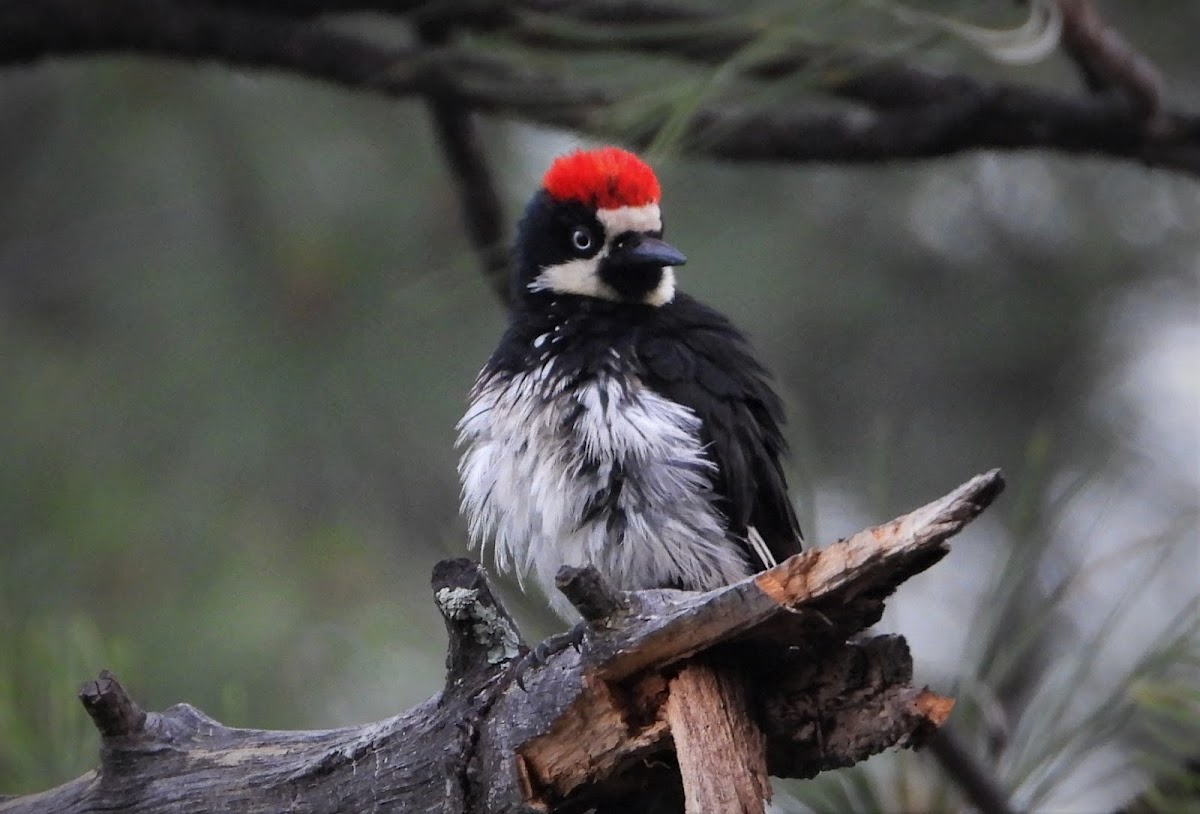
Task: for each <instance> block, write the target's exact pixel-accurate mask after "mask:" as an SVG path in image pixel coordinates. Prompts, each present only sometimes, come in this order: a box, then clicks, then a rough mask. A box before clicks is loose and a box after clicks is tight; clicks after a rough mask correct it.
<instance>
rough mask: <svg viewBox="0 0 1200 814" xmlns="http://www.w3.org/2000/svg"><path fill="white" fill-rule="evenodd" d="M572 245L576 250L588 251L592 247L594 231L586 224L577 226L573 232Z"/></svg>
mask: <svg viewBox="0 0 1200 814" xmlns="http://www.w3.org/2000/svg"><path fill="white" fill-rule="evenodd" d="M571 245H572V246H574V247H575V249H576V251H580V252H586V251H587V250H588V249H590V248H592V233H591V232H590V231H588V229H587V227H585V226H576V227H575V231H573V232H571Z"/></svg>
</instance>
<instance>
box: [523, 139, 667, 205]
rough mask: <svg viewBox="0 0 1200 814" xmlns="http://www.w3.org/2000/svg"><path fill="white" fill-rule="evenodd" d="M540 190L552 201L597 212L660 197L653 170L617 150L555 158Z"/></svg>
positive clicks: (602, 148) (607, 149)
mask: <svg viewBox="0 0 1200 814" xmlns="http://www.w3.org/2000/svg"><path fill="white" fill-rule="evenodd" d="M542 187H543V188H544V189H545V190H546V191H547V192H549V193H550V195H551V197H553V198H555V199H556V200H559V201H582V202H583V203H585V204H589V205H591V206H595V207H596V208H597V209H617V208H618V207H622V206H645V205H646V204H651V203H658V199H659V194H660V191H659V188H658V179H657V178H655V177H654V170H652V169H650V167H649V166H647V165H646V162H644V161H642V159H640V158H638V157H637V156H636V155H634V154H633V153H631V152H629V151H628V150H622V149H620V148H618V147H601V148H600V149H598V150H576V151H575V152H573V153H568V154H567V155H564V156H559V157H558V158H556V159H555V160H554V163H553V164H551V165H550V169H548V170H546V174H545V176H543V178H542Z"/></svg>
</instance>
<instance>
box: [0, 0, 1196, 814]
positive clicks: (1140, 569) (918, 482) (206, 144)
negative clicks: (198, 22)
mask: <svg viewBox="0 0 1200 814" xmlns="http://www.w3.org/2000/svg"><path fill="white" fill-rule="evenodd" d="M975 5H978V3H977V4H975ZM1164 5H1170V6H1171V7H1172V8H1173V9H1174V10H1175V11H1176V12H1177V15H1183V16H1182V17H1178V16H1177V17H1172V16H1171V15H1169V14H1162V15H1150V14H1138V13H1137V12H1134V11H1128V10H1126V11H1125V12H1124V13H1122V12H1121V11H1120V10H1119V9H1115V8H1114V9H1112V10H1111V11H1112V16H1113V18H1114V20H1116V21H1117V22H1118V23H1119V24H1120V25H1121V26H1122V27H1123V30H1125V31H1126V32H1127V34H1128V35H1129V36H1130V37H1131V38H1136V39H1137V41H1138V42H1139V43H1140V44H1142V45H1143V47H1145V48H1146V49H1147V50H1149V51H1151V52H1152V53H1154V54H1155V56H1156V58H1157V59H1158V60H1159V62H1160V65H1161V66H1162V67H1163V70H1164V72H1165V73H1167V75H1169V76H1171V77H1172V84H1171V92H1172V94H1174V95H1175V96H1176V97H1177V98H1178V99H1180V100H1183V101H1184V102H1191V103H1193V104H1195V103H1197V102H1198V101H1200V65H1197V64H1195V62H1194V45H1193V43H1192V41H1191V37H1190V35H1188V34H1187V33H1186V32H1187V30H1188V28H1187V26H1186V25H1181V24H1180V22H1179V20H1180V19H1192V20H1194V19H1195V16H1196V13H1197V12H1196V10H1195V7H1193V6H1190V5H1188V4H1186V3H1183V2H1175V3H1170V4H1166V3H1164ZM1187 15H1191V16H1190V17H1188V16H1187ZM1006 70H1008V69H1006ZM1032 74H1033V75H1034V76H1035V77H1040V78H1053V79H1055V80H1056V81H1070V80H1069V79H1068V80H1063V76H1064V75H1067V72H1066V71H1065V70H1064V68H1063V66H1062V65H1061V64H1058V63H1052V64H1050V65H1048V66H1044V67H1039V68H1037V69H1033V70H1032ZM0 110H2V111H3V113H0V156H3V157H4V158H3V160H2V161H0V186H2V188H3V189H4V190H5V191H6V193H7V194H6V195H5V196H4V197H3V199H0V381H2V382H3V385H2V386H0V461H2V462H3V466H0V791H2V792H4V793H16V792H24V791H34V790H37V789H40V788H44V787H46V786H48V785H51V784H53V783H57V782H61V781H63V780H66V779H67V778H69V777H71V776H73V775H75V774H78V773H80V772H82V771H85V770H87V769H88V768H90V767H92V766H93V765H94V764H95V747H96V739H95V736H94V734H93V733H92V732H91V730H90V727H89V725H88V724H87V721H86V716H85V715H84V713H83V711H82V709H81V708H80V707H79V705H78V703H77V702H76V701H75V699H74V692H75V689H76V687H77V686H78V684H79V683H80V682H82V681H83V680H85V679H87V678H89V677H92V676H94V675H95V674H96V673H97V672H98V671H99V670H100V669H101V668H105V667H107V668H111V669H113V670H115V671H116V672H117V673H118V675H119V676H120V677H121V679H122V681H123V682H124V683H125V684H126V686H127V687H128V688H129V689H130V690H131V692H132V693H133V694H134V696H135V697H136V698H137V699H138V700H139V701H140V702H142V703H143V704H144V705H145V706H147V707H148V708H152V709H160V708H163V707H165V706H167V705H169V704H171V703H175V702H176V701H181V700H186V701H188V702H189V703H192V704H195V705H196V706H198V707H200V708H202V709H204V710H205V711H206V712H208V713H210V714H212V715H214V716H215V717H217V718H219V719H222V720H224V721H226V722H227V723H230V724H233V725H243V726H260V727H287V728H299V727H314V726H333V725H339V724H345V723H351V722H355V721H364V720H369V719H373V718H382V717H384V716H387V715H390V714H393V713H394V712H396V711H397V710H399V709H402V708H404V707H406V706H409V705H411V704H413V703H415V702H417V701H418V700H421V699H423V698H425V697H426V696H428V695H429V694H431V693H432V692H434V691H436V689H437V688H438V687H439V684H440V677H441V670H442V660H443V654H442V642H443V638H442V633H441V623H440V619H439V618H438V616H437V614H436V612H435V611H434V609H433V606H432V603H431V602H430V601H429V596H428V576H429V573H430V569H431V567H432V565H433V563H434V562H435V561H436V560H437V559H439V558H442V557H445V556H458V555H462V554H463V553H465V543H464V540H465V534H464V528H463V524H462V522H461V520H460V519H459V518H458V515H457V508H456V503H457V490H458V487H457V479H456V476H455V472H454V465H455V453H454V451H453V449H452V444H453V438H454V430H453V427H454V423H455V421H456V420H457V418H458V415H459V413H460V411H461V408H462V404H463V398H464V395H465V393H466V390H467V389H468V387H469V386H470V383H471V380H472V378H473V376H474V374H475V372H476V370H477V369H478V367H479V366H480V365H481V364H482V362H483V360H484V359H485V358H486V356H487V354H488V352H489V351H490V349H491V346H492V344H493V343H494V341H495V339H496V337H497V335H498V333H499V331H500V330H501V327H502V325H503V320H504V316H503V314H502V313H501V311H500V309H499V307H498V305H497V304H496V303H495V302H494V301H493V299H492V298H491V295H490V294H489V291H488V289H487V286H486V285H485V284H484V283H483V281H482V279H481V277H480V275H479V274H478V271H477V267H476V260H475V258H474V257H473V256H472V254H471V252H470V250H469V247H468V245H467V243H466V241H465V239H464V236H463V234H462V230H461V228H460V225H459V222H458V220H457V211H458V208H457V202H456V199H455V196H454V190H453V189H452V188H451V186H450V183H449V181H448V178H447V176H446V174H445V173H444V172H443V169H442V166H441V164H440V162H439V160H438V152H437V147H436V145H435V144H434V143H433V141H432V139H431V136H430V134H429V130H428V127H427V123H426V121H425V115H424V111H423V109H422V107H421V106H420V105H419V104H412V103H397V102H395V101H388V100H382V99H376V98H371V97H369V96H366V95H362V94H353V93H348V92H344V91H339V90H335V89H330V88H324V87H317V86H313V85H309V84H305V83H302V82H298V81H294V80H289V79H283V78H277V77H261V76H250V75H242V74H234V73H231V72H228V71H225V70H222V69H219V68H214V67H206V68H196V67H186V66H172V65H165V64H161V63H155V62H143V61H136V60H122V59H97V60H88V61H86V62H78V63H74V64H45V65H39V66H35V67H31V68H29V69H28V70H24V71H10V72H9V73H7V74H5V76H4V77H3V79H2V80H0ZM485 133H486V135H487V140H488V147H489V154H490V156H491V158H492V159H493V161H494V163H495V166H496V168H497V170H498V171H499V173H500V177H501V180H502V184H503V188H504V192H505V196H506V199H507V203H508V205H509V207H510V211H511V212H512V213H513V217H515V215H516V213H518V212H519V209H520V206H521V204H522V202H523V200H524V198H525V197H526V196H527V195H528V194H529V193H530V191H531V189H532V187H533V186H534V184H535V183H536V180H537V178H538V177H539V173H540V172H541V169H542V167H543V165H544V164H545V162H546V161H547V160H548V159H549V157H550V156H551V155H552V154H553V153H554V152H556V151H558V150H561V149H564V148H567V147H570V146H573V145H576V144H578V143H579V140H578V139H576V138H574V137H571V136H569V135H566V136H565V135H562V134H552V133H546V132H542V131H532V130H528V129H524V128H519V127H515V126H502V125H499V124H496V123H485ZM660 146H661V148H662V149H660V150H659V151H657V152H656V153H655V154H654V159H655V162H656V164H657V166H658V167H659V168H660V177H661V180H662V182H663V187H664V189H665V191H666V193H665V197H666V200H665V211H666V218H667V228H668V231H669V232H670V234H671V239H672V241H673V242H674V243H676V244H677V245H679V246H680V247H681V248H683V249H684V250H685V252H686V253H687V254H688V256H689V258H690V259H691V261H690V262H689V264H688V266H687V267H686V269H684V271H683V272H682V277H681V284H682V285H683V286H684V287H685V288H687V289H688V290H689V291H691V292H693V293H696V294H698V295H699V296H701V297H702V298H703V299H705V300H707V301H709V302H712V303H713V304H715V305H718V306H719V307H720V308H721V309H723V310H725V311H727V312H728V313H730V314H731V316H733V318H734V319H735V320H736V321H737V322H738V323H740V324H742V325H744V326H746V327H747V328H748V329H749V330H750V332H751V334H752V335H753V337H754V340H755V342H756V344H757V345H758V347H759V348H760V349H761V351H762V354H763V356H764V357H765V358H766V359H767V361H768V362H769V364H770V366H771V367H772V368H773V369H774V370H775V371H776V372H777V374H778V381H779V385H780V388H781V390H782V392H783V394H784V396H785V398H786V400H787V402H788V408H789V413H790V414H791V416H792V423H791V425H790V428H789V435H790V440H791V443H792V446H793V450H794V460H793V462H792V464H791V466H792V469H793V472H792V476H791V478H792V481H793V483H794V486H795V491H796V497H797V502H798V505H799V508H800V511H801V514H802V522H803V525H804V527H805V529H806V531H808V533H809V538H810V539H811V540H813V541H815V542H816V543H817V544H820V543H823V542H827V541H829V540H832V539H835V538H836V537H838V536H842V535H845V534H847V533H850V532H852V531H855V530H857V529H858V528H860V527H861V526H863V525H866V524H869V523H871V522H875V521H879V520H883V519H886V518H889V517H891V516H893V515H894V514H896V513H898V512H901V511H905V510H907V509H909V508H911V507H912V506H914V505H916V504H918V503H920V502H922V501H924V500H927V499H929V498H932V497H935V496H936V495H938V494H941V493H942V492H943V491H945V490H946V489H947V488H949V487H951V486H953V485H955V484H956V483H958V482H959V481H961V480H963V479H965V478H966V477H968V476H969V475H971V474H974V473H975V472H977V471H981V470H983V469H987V468H990V467H992V466H997V465H999V466H1003V467H1004V468H1005V469H1006V471H1007V473H1008V475H1009V479H1010V484H1011V488H1010V492H1009V494H1008V495H1007V496H1006V497H1005V498H1004V499H1003V501H1002V502H1001V504H1000V505H998V506H997V507H996V509H994V510H993V511H992V512H990V513H989V515H988V516H986V517H985V518H984V519H983V520H982V521H981V522H980V523H978V524H976V525H975V526H972V528H971V530H970V531H969V532H968V533H967V534H966V535H964V537H963V538H962V539H961V540H960V541H958V542H957V543H956V546H955V551H954V553H953V554H952V555H951V556H950V558H949V559H948V560H947V561H945V562H944V563H943V564H941V565H939V566H938V567H936V568H935V569H933V570H932V571H931V572H930V573H929V574H927V575H923V576H922V577H921V578H919V579H918V580H915V581H914V582H913V583H912V584H911V585H910V586H906V589H905V590H903V591H902V592H901V594H900V595H899V596H898V597H897V598H896V600H895V603H894V607H893V608H892V610H891V611H890V612H889V617H888V619H887V620H885V624H886V625H887V626H888V627H889V628H891V629H895V630H898V631H900V632H903V633H905V634H906V635H908V636H909V637H910V638H911V639H912V641H913V646H914V650H915V653H916V657H917V661H918V664H919V667H920V668H921V669H922V670H924V676H923V677H924V680H927V681H929V682H930V683H932V684H933V685H935V686H936V687H937V689H939V690H941V691H945V692H956V693H957V694H958V695H959V696H960V702H959V707H958V710H957V711H956V713H955V717H954V719H952V720H953V721H954V723H955V725H956V726H958V727H960V730H961V731H962V732H964V733H966V734H967V736H968V737H969V739H970V741H971V743H972V746H973V748H974V749H976V750H977V752H978V755H979V756H980V757H981V759H983V760H985V761H986V762H987V764H988V765H989V766H992V767H994V768H995V770H996V771H997V774H998V776H999V777H1000V778H1001V779H1002V780H1003V782H1004V783H1005V784H1006V785H1007V786H1008V787H1009V788H1010V789H1012V790H1013V792H1014V793H1015V794H1016V795H1017V796H1016V799H1017V801H1018V802H1019V803H1021V804H1022V805H1029V806H1037V807H1039V810H1054V811H1059V810H1061V811H1068V810H1078V811H1090V810H1094V808H1091V807H1089V806H1095V805H1097V804H1098V801H1100V802H1103V803H1104V804H1105V807H1107V808H1115V807H1117V806H1118V805H1119V804H1120V803H1121V802H1122V801H1123V800H1124V799H1125V798H1126V797H1128V796H1131V795H1133V794H1135V793H1141V792H1142V791H1143V790H1145V789H1146V788H1147V787H1148V788H1150V789H1151V791H1150V792H1148V793H1147V797H1146V800H1148V801H1149V802H1148V803H1147V804H1148V805H1149V804H1155V805H1157V804H1158V803H1161V806H1160V810H1164V811H1183V810H1195V809H1187V805H1189V804H1190V802H1189V799H1190V800H1191V801H1194V792H1195V775H1194V773H1192V774H1189V773H1188V772H1187V771H1185V770H1184V769H1185V767H1186V760H1187V759H1191V760H1195V758H1196V757H1197V755H1196V749H1195V744H1196V743H1197V739H1196V738H1195V737H1194V735H1195V733H1196V732H1197V729H1196V725H1197V723H1198V722H1200V711H1198V710H1197V708H1196V703H1195V701H1196V699H1195V694H1194V688H1195V686H1196V684H1197V670H1196V667H1197V661H1196V654H1197V652H1198V650H1200V648H1198V647H1197V645H1196V638H1195V636H1196V627H1195V625H1196V614H1197V607H1196V604H1195V603H1196V595H1197V580H1196V574H1197V573H1198V571H1197V570H1195V569H1196V566H1197V562H1196V553H1197V552H1196V543H1197V538H1196V528H1197V525H1196V519H1197V516H1198V512H1200V510H1198V508H1197V503H1198V499H1197V488H1200V487H1198V486H1197V484H1198V483H1200V471H1198V470H1200V465H1198V460H1197V457H1196V456H1197V451H1198V450H1200V446H1198V443H1197V433H1198V425H1200V419H1198V418H1197V416H1198V415H1200V394H1198V391H1197V385H1196V382H1195V378H1194V377H1195V372H1194V371H1195V369H1196V368H1195V366H1194V364H1195V363H1196V362H1197V360H1198V359H1200V341H1198V340H1197V337H1198V336H1200V319H1198V317H1197V314H1198V313H1200V310H1198V309H1200V297H1198V296H1197V269H1200V237H1198V230H1197V228H1196V224H1197V223H1200V194H1198V193H1197V188H1196V184H1195V182H1194V181H1193V180H1190V179H1185V178H1180V177H1174V176H1171V175H1168V174H1163V173H1157V172H1153V171H1149V170H1145V169H1142V168H1138V167H1129V166H1116V165H1112V164H1106V163H1102V162H1098V161H1090V160H1086V159H1074V160H1069V161H1068V160H1062V159H1056V158H1051V157H1045V156H1039V155H994V156H993V155H987V156H983V155H976V156H965V157H962V158H958V159H954V160H947V161H940V162H932V163H927V164H919V165H915V164H914V165H905V166H886V167H857V168H837V167H827V166H809V167H795V168H781V167H767V166H740V165H738V166H734V165H717V164H710V163H705V162H699V161H692V160H683V159H679V158H677V157H674V156H672V155H671V152H670V149H669V147H670V140H669V139H665V140H664V141H663V143H662V144H661V145H660ZM506 585H507V583H506ZM509 587H510V588H511V586H509ZM508 596H509V597H510V598H511V600H512V604H513V606H514V608H515V609H516V610H517V612H518V615H519V616H520V618H521V619H522V621H523V623H524V627H525V630H526V634H527V636H528V637H529V638H536V637H539V636H541V635H543V634H545V633H546V632H548V631H549V630H551V629H553V627H554V625H555V623H554V622H553V621H550V620H549V619H548V617H547V616H546V615H545V613H544V612H543V611H542V610H541V609H540V603H539V602H538V600H537V599H536V598H534V599H525V598H522V597H520V596H519V595H517V594H516V593H515V591H513V590H509V591H508ZM1189 749H1190V750H1191V752H1190V754H1189V753H1188V750H1189ZM1192 766H1193V769H1192V771H1193V772H1194V763H1193V764H1192ZM1106 767H1107V768H1106ZM1113 767H1116V768H1113ZM1097 772H1101V773H1103V774H1105V779H1106V782H1107V783H1108V785H1106V784H1105V783H1099V782H1094V783H1089V782H1088V781H1089V778H1093V777H1094V775H1095V774H1096V773H1097ZM1180 789H1183V790H1185V791H1184V792H1181V791H1180ZM1188 789H1190V790H1191V791H1190V792H1188V791H1187V790H1188ZM1188 794H1193V796H1192V797H1191V798H1189V797H1188ZM789 795H791V796H790V797H789ZM1155 795H1157V796H1155ZM781 797H782V798H783V799H784V803H783V807H784V809H785V810H793V808H794V809H795V810H803V809H802V806H808V807H811V808H812V810H817V811H829V812H835V811H842V812H844V811H859V812H863V811H883V812H899V811H918V810H931V811H932V810H938V811H941V810H952V809H953V808H954V807H955V806H956V805H958V803H957V798H956V797H955V796H954V793H953V792H952V791H951V790H950V789H948V788H947V786H946V785H945V783H944V781H942V780H940V779H939V775H938V773H937V771H936V769H935V768H934V767H933V765H932V764H931V763H930V762H929V761H928V760H927V759H925V758H924V757H923V756H921V755H912V754H908V753H904V754H899V755H890V756H885V757H883V758H880V759H876V760H872V761H870V762H868V763H867V764H864V765H863V766H860V767H856V768H855V769H852V770H848V771H846V772H839V773H832V774H829V775H827V776H823V777H822V778H820V779H819V780H818V781H816V782H813V783H806V784H795V785H793V786H791V787H790V789H784V790H783V791H782V793H781ZM789 800H790V802H788V801H789ZM801 800H803V803H802V802H801ZM1156 801H1157V802H1156ZM789 805H790V806H792V808H788V806H789Z"/></svg>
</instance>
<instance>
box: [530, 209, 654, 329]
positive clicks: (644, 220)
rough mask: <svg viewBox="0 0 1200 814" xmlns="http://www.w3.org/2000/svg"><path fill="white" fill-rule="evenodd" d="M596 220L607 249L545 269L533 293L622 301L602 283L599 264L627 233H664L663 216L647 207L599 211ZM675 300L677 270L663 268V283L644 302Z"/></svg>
mask: <svg viewBox="0 0 1200 814" xmlns="http://www.w3.org/2000/svg"><path fill="white" fill-rule="evenodd" d="M596 220H598V221H600V225H601V226H603V227H604V247H603V248H602V249H601V250H600V251H599V252H598V253H596V255H595V256H593V257H581V258H577V259H575V260H567V261H565V262H563V263H557V264H555V265H553V266H545V267H544V268H542V271H541V273H540V274H538V276H537V278H535V279H534V281H533V282H532V283H530V284H529V290H530V291H555V292H557V293H559V294H578V295H580V296H584V297H597V298H599V299H602V300H613V301H619V300H620V299H621V296H620V295H619V294H617V292H616V291H614V290H613V288H612V286H610V285H608V284H607V283H606V282H604V281H603V280H601V279H600V264H601V263H602V262H604V259H605V258H606V257H608V255H609V253H610V252H611V250H612V243H613V240H614V239H615V238H616V237H617V236H618V235H623V234H625V233H626V232H638V233H644V232H658V231H660V230H661V229H662V212H661V210H660V209H659V208H658V204H656V203H649V204H646V205H645V206H621V207H617V208H616V209H599V210H597V211H596ZM674 298H675V270H674V269H673V268H671V267H670V266H664V267H663V274H662V279H661V280H660V281H659V283H658V285H657V286H655V288H654V290H653V291H651V292H649V293H648V294H647V295H646V296H645V298H644V299H643V302H645V303H646V304H647V305H656V306H657V305H666V304H667V303H669V302H670V301H671V300H672V299H674Z"/></svg>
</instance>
